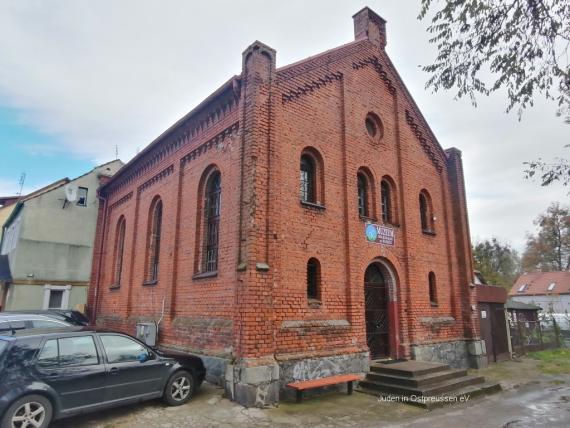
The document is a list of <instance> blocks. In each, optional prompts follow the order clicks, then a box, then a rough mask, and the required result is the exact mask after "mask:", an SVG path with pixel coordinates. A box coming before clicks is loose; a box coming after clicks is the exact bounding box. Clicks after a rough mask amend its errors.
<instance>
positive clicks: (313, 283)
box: [307, 258, 321, 300]
mask: <svg viewBox="0 0 570 428" xmlns="http://www.w3.org/2000/svg"><path fill="white" fill-rule="evenodd" d="M320 281H321V265H320V263H319V261H318V260H317V259H314V258H312V259H309V261H308V262H307V298H308V299H309V300H320V297H321V296H320V294H321V293H320V288H321V287H320Z"/></svg>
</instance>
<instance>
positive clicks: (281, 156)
mask: <svg viewBox="0 0 570 428" xmlns="http://www.w3.org/2000/svg"><path fill="white" fill-rule="evenodd" d="M354 29H355V40H354V41H352V42H350V43H348V44H346V45H343V46H341V47H338V48H335V49H333V50H330V51H327V52H324V53H322V54H319V55H316V56H314V57H310V58H307V59H305V60H303V61H300V62H298V63H295V64H291V65H288V66H285V67H281V68H276V65H275V59H276V52H275V50H273V49H272V48H270V47H268V46H266V45H264V44H263V43H260V42H254V43H253V44H252V45H251V46H249V47H248V48H247V49H246V50H245V52H244V53H243V65H242V70H241V73H240V74H239V75H237V76H234V77H232V78H231V79H230V80H228V81H227V82H226V83H225V84H224V85H222V86H221V87H220V88H219V89H218V90H216V91H215V92H214V93H213V94H212V95H211V96H209V97H208V98H207V99H206V100H204V102H202V103H201V104H200V105H199V106H198V107H196V108H195V109H194V110H192V111H191V112H190V113H188V114H187V115H186V116H184V117H183V118H182V119H180V120H179V121H178V122H177V123H176V124H174V125H173V126H172V127H171V128H169V129H168V130H167V131H165V132H164V133H163V134H162V135H161V136H160V137H159V138H157V139H156V140H155V141H153V142H152V143H151V144H150V145H149V146H148V147H147V148H146V149H145V150H143V151H142V152H141V153H139V154H138V155H137V156H136V157H135V158H134V159H133V160H132V161H131V162H129V163H128V164H127V165H126V166H125V167H124V168H123V169H122V170H121V171H120V172H119V173H117V174H116V175H115V176H114V177H113V178H112V179H111V180H110V182H109V183H108V184H106V185H105V186H104V187H103V188H102V189H101V195H100V196H101V198H102V199H103V201H104V204H101V210H100V217H99V233H98V237H97V245H96V248H97V249H96V254H95V262H94V265H93V278H94V281H95V283H96V286H94V287H93V288H92V289H91V291H90V298H89V307H90V310H91V312H92V316H93V317H95V318H96V320H97V323H98V324H100V325H104V326H107V327H111V328H115V329H120V330H124V331H126V332H130V333H134V332H135V325H136V324H137V323H139V322H149V321H151V322H160V325H159V334H158V343H159V345H160V346H162V347H166V348H175V349H180V350H185V351H190V352H195V353H198V354H200V355H202V356H203V357H204V360H205V362H206V365H207V367H208V370H209V379H210V380H214V381H218V382H220V383H223V384H224V385H225V387H226V389H227V391H228V394H229V395H230V396H231V397H232V398H233V399H235V400H237V401H238V402H240V403H242V404H245V405H264V404H267V403H273V402H276V401H277V400H278V399H279V391H280V390H282V389H283V386H284V385H285V384H286V383H288V382H290V381H292V380H296V379H311V378H318V377H321V376H323V375H329V374H340V373H354V372H366V371H367V370H368V365H369V361H370V359H383V358H394V359H396V358H413V359H418V360H425V361H444V362H448V363H450V364H451V365H452V366H455V367H467V366H471V367H475V366H478V365H479V364H481V361H482V356H481V351H482V349H481V343H480V340H479V320H478V317H477V308H476V303H477V302H476V296H475V291H474V290H475V289H474V288H473V286H472V282H473V277H472V275H473V267H472V261H471V243H470V237H469V227H468V218H467V210H466V204H465V190H464V182H463V169H462V162H461V153H460V151H459V150H457V149H455V148H451V149H447V150H443V149H442V148H441V146H440V145H439V144H438V142H437V140H436V138H435V136H434V135H433V133H432V132H431V130H430V128H429V126H428V124H427V123H426V121H425V119H424V117H423V116H422V114H421V113H420V111H419V109H418V107H417V105H416V104H415V103H414V101H413V99H412V97H411V95H410V94H409V92H408V91H407V89H406V87H405V85H404V83H403V82H402V80H401V78H400V76H399V75H398V73H397V72H396V70H395V68H394V65H393V64H392V62H391V61H390V59H389V58H388V55H387V53H386V51H385V46H386V28H385V21H384V20H383V19H382V18H381V17H380V16H378V15H377V14H375V13H374V12H373V11H371V10H370V9H368V8H364V9H363V10H361V11H360V12H358V13H357V14H356V15H354Z"/></svg>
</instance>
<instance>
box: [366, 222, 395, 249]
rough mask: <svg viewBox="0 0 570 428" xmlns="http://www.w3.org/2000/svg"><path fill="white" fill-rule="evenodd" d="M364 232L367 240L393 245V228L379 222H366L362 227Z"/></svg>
mask: <svg viewBox="0 0 570 428" xmlns="http://www.w3.org/2000/svg"><path fill="white" fill-rule="evenodd" d="M364 234H365V235H366V240H367V241H368V242H376V243H377V244H382V245H390V246H393V245H394V243H395V241H396V237H395V234H394V229H392V228H391V227H386V226H382V225H380V224H374V223H367V224H366V226H365V227H364Z"/></svg>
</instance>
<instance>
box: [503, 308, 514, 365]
mask: <svg viewBox="0 0 570 428" xmlns="http://www.w3.org/2000/svg"><path fill="white" fill-rule="evenodd" d="M503 311H505V324H506V327H507V344H508V345H509V354H510V355H511V360H512V359H513V343H512V342H511V325H510V324H509V311H508V310H507V308H505V307H504V306H503Z"/></svg>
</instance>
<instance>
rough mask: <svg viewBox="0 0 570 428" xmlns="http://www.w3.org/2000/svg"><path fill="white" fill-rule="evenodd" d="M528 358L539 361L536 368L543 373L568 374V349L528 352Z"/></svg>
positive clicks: (569, 369) (569, 357)
mask: <svg viewBox="0 0 570 428" xmlns="http://www.w3.org/2000/svg"><path fill="white" fill-rule="evenodd" d="M528 356H529V357H530V358H534V359H535V360H539V361H540V363H539V364H538V368H539V369H540V371H542V372H543V373H547V374H552V375H557V374H568V373H570V349H564V348H561V349H549V350H547V351H539V352H529V353H528Z"/></svg>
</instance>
